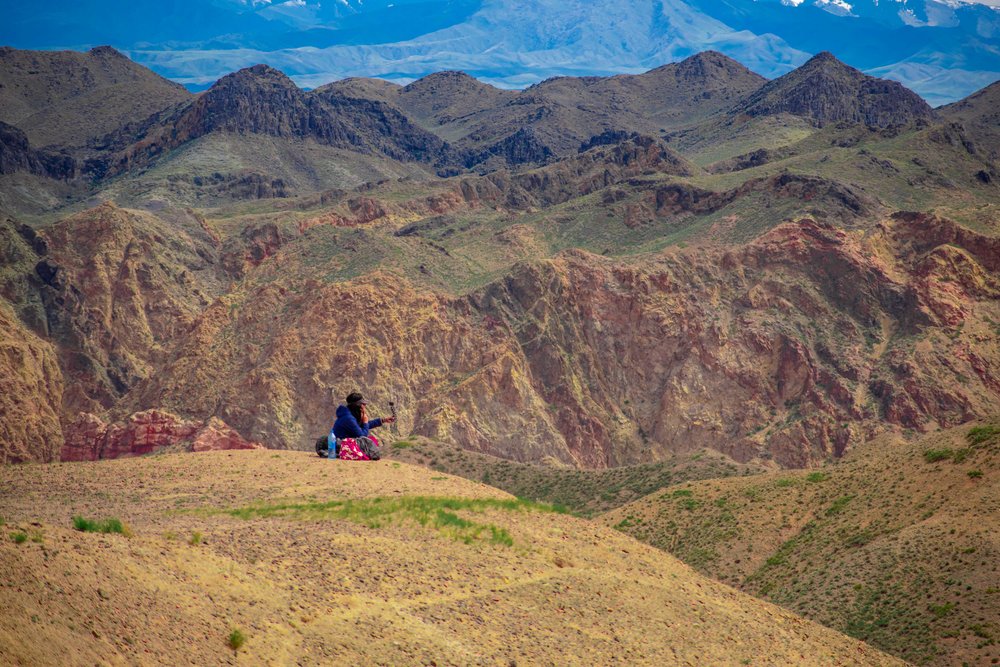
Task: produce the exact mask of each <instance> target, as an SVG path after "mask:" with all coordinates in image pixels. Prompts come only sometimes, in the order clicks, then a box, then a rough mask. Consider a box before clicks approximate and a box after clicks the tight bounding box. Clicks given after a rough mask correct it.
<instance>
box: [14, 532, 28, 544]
mask: <svg viewBox="0 0 1000 667" xmlns="http://www.w3.org/2000/svg"><path fill="white" fill-rule="evenodd" d="M10 539H11V540H12V541H13V542H14V544H24V543H25V542H27V541H28V534H27V533H25V532H23V531H20V530H19V531H17V532H16V533H11V534H10Z"/></svg>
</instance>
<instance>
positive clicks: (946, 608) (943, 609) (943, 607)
mask: <svg viewBox="0 0 1000 667" xmlns="http://www.w3.org/2000/svg"><path fill="white" fill-rule="evenodd" d="M954 608H955V603H954V602H945V603H944V604H932V605H927V610H928V611H929V612H931V613H932V614H934V616H936V617H937V618H944V617H945V616H947V615H948V614H950V613H951V610H952V609H954Z"/></svg>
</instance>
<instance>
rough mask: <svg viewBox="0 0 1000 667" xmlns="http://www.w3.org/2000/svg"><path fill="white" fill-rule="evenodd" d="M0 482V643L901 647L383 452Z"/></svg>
mask: <svg viewBox="0 0 1000 667" xmlns="http://www.w3.org/2000/svg"><path fill="white" fill-rule="evenodd" d="M0 489H2V491H0V513H2V515H3V517H4V520H5V525H4V526H3V533H4V538H5V539H4V540H3V541H2V542H0V608H2V609H3V610H4V612H3V613H2V614H0V662H2V663H3V664H14V665H48V664H62V665H94V664H101V665H105V664H170V665H181V664H198V665H209V664H275V665H281V664H381V665H416V664H422V665H430V664H436V665H445V664H447V665H453V664H454V665H468V664H491V665H492V664H500V665H509V664H521V665H524V664H560V665H565V664H604V665H611V664H655V665H709V664H711V665H740V664H752V665H790V664H816V665H892V664H900V663H899V661H898V660H896V659H894V658H891V657H888V656H886V655H884V654H882V653H880V652H879V651H877V650H875V649H873V648H871V647H869V646H867V645H865V644H863V643H861V642H858V641H856V640H853V639H849V638H847V637H846V636H844V635H841V634H839V633H837V632H834V631H832V630H829V629H826V628H823V627H821V626H819V625H816V624H815V623H813V622H811V621H806V620H803V619H801V618H798V617H796V616H795V615H793V614H791V613H790V612H787V611H784V610H782V609H780V608H778V607H776V606H774V605H772V604H770V603H766V602H761V601H758V600H755V599H753V598H751V597H749V596H747V595H745V594H743V593H740V592H738V591H736V590H734V589H731V588H729V587H727V586H725V585H723V584H720V583H717V582H714V581H711V580H709V579H707V578H705V577H704V576H702V575H699V574H697V573H696V572H694V571H693V570H692V569H690V568H689V567H687V566H686V565H683V564H681V563H680V562H678V561H677V560H675V559H674V558H673V557H671V556H669V555H667V554H664V553H662V552H660V551H657V550H656V549H654V548H652V547H649V546H646V545H642V544H640V543H638V542H635V541H633V540H632V539H631V538H629V537H627V536H624V535H621V534H620V533H618V532H616V531H614V530H612V529H611V528H609V527H605V526H603V525H601V524H599V523H592V522H588V521H585V520H582V519H577V518H573V517H571V516H568V515H563V514H558V513H555V512H553V511H552V510H551V509H550V508H548V507H546V506H542V505H535V504H532V503H529V502H527V501H520V500H517V499H515V498H514V497H512V496H509V495H507V494H505V493H503V492H501V491H499V490H496V489H491V488H489V487H486V486H481V485H478V484H475V483H472V482H469V481H466V480H462V479H458V478H455V477H451V476H447V475H443V474H440V473H437V472H435V471H431V470H428V469H426V468H421V467H417V466H413V465H409V464H405V463H400V462H398V461H383V462H379V463H373V464H357V463H354V464H352V463H348V462H340V461H326V460H319V459H317V458H316V457H315V456H309V455H307V454H305V453H302V452H274V451H266V450H256V451H243V452H212V453H204V454H169V455H157V456H149V457H142V458H132V459H119V460H113V461H99V462H93V463H68V464H67V463H63V464H51V465H21V466H7V467H4V468H2V469H0ZM75 516H79V517H81V518H82V519H88V520H92V521H95V522H100V521H104V520H107V519H118V520H119V521H121V522H122V529H123V530H124V531H125V533H127V535H126V534H120V533H117V532H109V533H94V532H84V531H79V530H75V529H74V519H73V517H75ZM78 521H81V520H78ZM115 527H116V528H117V526H115ZM236 630H238V631H239V633H240V635H237V636H235V637H234V635H233V633H234V631H236ZM240 636H242V638H243V640H244V642H243V643H242V645H240V642H239V641H238V639H239V637H240ZM231 638H233V639H234V641H233V644H234V645H238V650H234V649H232V648H231V647H230V639H231Z"/></svg>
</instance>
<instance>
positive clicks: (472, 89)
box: [325, 52, 765, 166]
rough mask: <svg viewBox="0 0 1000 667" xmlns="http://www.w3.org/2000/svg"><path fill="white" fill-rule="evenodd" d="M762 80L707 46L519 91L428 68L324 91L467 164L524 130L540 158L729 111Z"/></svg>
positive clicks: (536, 157) (336, 85) (509, 163)
mask: <svg viewBox="0 0 1000 667" xmlns="http://www.w3.org/2000/svg"><path fill="white" fill-rule="evenodd" d="M764 81H765V80H764V79H763V78H762V77H760V76H758V75H756V74H754V73H753V72H751V71H750V70H748V69H747V68H746V67H744V66H743V65H740V64H739V63H737V62H736V61H734V60H732V59H730V58H727V57H725V56H723V55H722V54H720V53H716V52H706V53H700V54H697V55H695V56H691V57H690V58H687V59H686V60H684V61H683V62H680V63H675V64H669V65H664V66H662V67H659V68H657V69H654V70H652V71H650V72H647V73H645V74H639V75H619V76H613V77H584V78H580V77H559V78H555V79H550V80H547V81H544V82H542V83H539V84H537V85H534V86H531V87H530V88H527V89H526V90H524V91H520V92H517V91H508V90H499V89H497V88H493V87H492V86H489V85H487V84H484V83H482V82H480V81H477V80H476V79H474V78H472V77H470V76H469V75H467V74H464V73H462V72H441V73H438V74H432V75H430V76H427V77H424V78H422V79H420V80H418V81H415V82H413V83H411V84H409V85H408V86H406V87H403V88H400V87H391V86H387V85H384V84H383V85H377V84H376V83H375V82H362V81H360V80H357V79H350V80H347V81H345V82H338V83H334V84H331V85H330V86H328V87H326V88H325V89H331V90H337V91H341V92H343V93H344V94H345V95H349V96H359V97H370V98H374V99H379V100H385V101H386V102H389V103H392V104H395V105H396V106H397V107H398V108H399V109H400V110H401V111H403V113H405V114H407V115H409V116H411V117H413V118H414V119H415V120H416V121H417V122H419V123H420V124H421V125H422V126H423V127H425V128H427V129H428V130H430V131H432V132H435V133H437V134H439V135H440V136H442V137H443V138H445V139H447V140H448V141H450V142H452V143H454V144H455V145H456V147H458V148H462V149H464V150H465V151H466V153H467V155H468V156H467V158H466V160H467V164H469V165H470V166H471V165H477V164H480V163H481V162H484V161H485V159H484V158H482V157H480V156H481V155H482V153H483V152H484V151H486V152H489V151H490V150H491V149H492V150H493V152H494V153H498V152H500V150H501V148H500V147H502V146H503V142H505V141H507V142H509V141H511V140H512V138H517V137H520V136H521V135H522V134H523V133H524V132H525V131H526V130H529V131H530V135H529V136H530V137H532V139H533V140H534V141H536V142H537V147H536V149H535V151H536V153H534V154H529V155H527V156H526V157H528V158H532V159H526V160H523V161H524V162H541V161H544V160H545V157H546V155H545V154H541V153H538V152H537V151H540V150H541V147H544V148H545V149H547V150H548V153H549V154H550V155H552V156H566V155H572V154H573V153H575V152H577V150H579V148H580V146H581V144H583V143H585V142H586V141H588V140H589V139H591V138H592V137H594V136H596V135H601V134H603V133H605V132H621V133H626V134H627V133H630V132H639V133H651V134H658V133H659V132H660V131H662V130H663V129H664V128H670V129H674V128H676V127H678V126H681V125H684V124H688V123H691V122H693V121H695V120H700V119H703V118H705V117H707V116H710V115H712V114H713V113H716V112H719V111H722V110H725V109H728V108H729V107H731V106H732V105H733V104H735V103H736V102H737V101H739V100H740V99H741V98H743V97H744V96H746V95H747V94H749V93H751V92H753V91H755V90H757V89H758V88H759V87H760V86H761V85H762V84H763V83H764ZM519 133H521V134H519ZM486 159H488V158H486ZM504 163H505V164H506V165H507V166H512V165H517V164H518V160H516V159H514V160H511V159H507V160H505V161H504Z"/></svg>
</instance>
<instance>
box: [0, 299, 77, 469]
mask: <svg viewBox="0 0 1000 667" xmlns="http://www.w3.org/2000/svg"><path fill="white" fill-rule="evenodd" d="M63 388H64V384H63V378H62V373H61V372H60V370H59V364H58V363H57V356H56V351H55V349H54V348H53V347H52V345H51V344H50V343H49V342H47V341H45V340H43V339H41V338H39V337H38V336H36V335H35V334H34V333H32V332H31V331H29V330H28V329H26V328H25V327H24V325H22V324H21V322H20V320H19V319H18V318H17V316H16V315H15V314H14V312H13V311H12V310H11V309H10V308H9V306H8V305H7V304H6V303H5V302H4V301H3V300H2V299H0V415H2V416H3V418H2V419H0V463H20V462H25V461H35V462H39V461H41V462H50V461H56V460H58V459H59V452H60V450H61V448H62V445H63V434H62V427H61V426H60V421H59V417H60V412H61V405H60V404H61V402H62V394H63Z"/></svg>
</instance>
